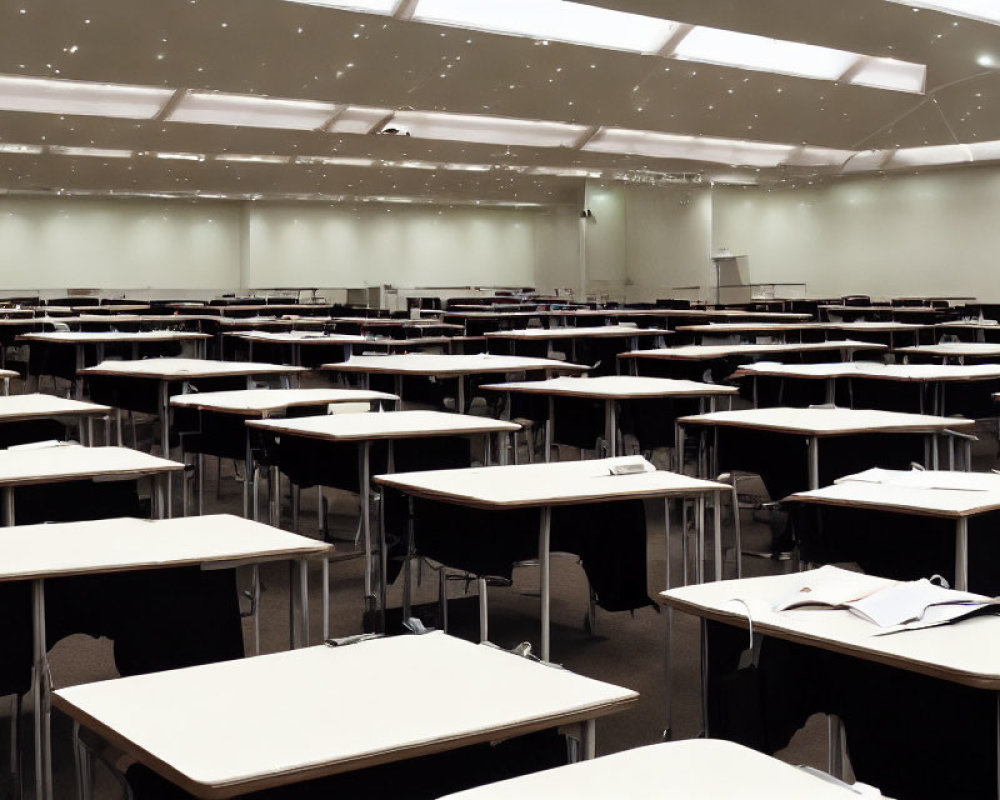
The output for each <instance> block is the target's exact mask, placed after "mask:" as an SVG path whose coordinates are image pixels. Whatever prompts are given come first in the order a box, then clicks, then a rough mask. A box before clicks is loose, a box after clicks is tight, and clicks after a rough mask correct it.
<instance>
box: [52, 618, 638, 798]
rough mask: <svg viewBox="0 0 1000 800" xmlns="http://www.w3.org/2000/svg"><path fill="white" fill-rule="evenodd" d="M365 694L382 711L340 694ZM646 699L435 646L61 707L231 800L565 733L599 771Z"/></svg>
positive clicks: (242, 669)
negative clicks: (603, 726)
mask: <svg viewBox="0 0 1000 800" xmlns="http://www.w3.org/2000/svg"><path fill="white" fill-rule="evenodd" d="M401 669H402V670H403V671H404V673H405V676H406V679H405V680H402V681H401V680H400V670H401ZM331 676H336V680H331ZM359 686H377V687H378V692H377V697H376V696H373V695H372V694H370V693H368V692H364V691H344V687H359ZM415 687H419V690H416V691H415ZM248 696H253V697H258V696H280V697H281V698H282V700H281V702H274V703H263V704H261V703H248V702H247V701H246V699H247V697H248ZM637 697H638V695H637V694H636V693H635V692H633V691H630V690H628V689H623V688H620V687H618V686H613V685H611V684H607V683H602V682H600V681H595V680H592V679H590V678H584V677H582V676H579V675H574V674H573V673H572V672H569V671H566V670H558V669H552V668H550V667H547V666H545V665H543V664H538V663H536V662H533V661H530V660H528V659H525V658H521V657H518V656H515V655H512V654H511V653H507V652H504V651H501V650H497V649H495V648H493V647H489V646H484V645H474V644H470V643H468V642H463V641H461V640H459V639H454V638H452V637H450V636H447V635H446V634H443V633H429V634H425V635H423V636H396V637H392V638H388V639H374V640H370V641H365V642H361V643H359V644H355V645H351V646H349V647H335V648H334V647H325V646H319V647H310V648H305V649H300V650H293V651H289V652H284V653H276V654H273V655H265V656H257V657H254V658H247V659H243V660H239V661H227V662H221V663H217V664H207V665H204V666H199V667H192V668H189V669H182V670H174V671H171V672H160V673H153V674H150V675H141V676H135V677H130V678H119V679H118V680H113V681H103V682H101V683H91V684H87V685H84V686H74V687H69V688H65V689H59V690H58V691H56V692H55V693H54V696H53V701H54V705H55V706H56V707H57V708H59V709H60V710H62V711H64V712H65V713H67V714H69V715H70V716H71V717H72V718H73V719H74V720H76V721H78V722H79V723H80V724H81V725H83V726H85V727H87V728H90V729H91V730H93V731H95V732H96V733H98V734H100V735H101V736H102V737H103V738H104V739H106V740H107V741H108V742H109V743H110V744H112V745H113V746H115V747H117V748H119V749H121V750H123V751H124V752H125V753H127V754H128V755H130V756H132V757H133V758H136V759H138V760H139V761H140V762H141V763H143V764H145V765H146V766H148V767H150V768H151V769H153V770H154V771H156V772H157V773H159V774H160V775H161V776H163V777H164V778H166V779H168V780H169V781H171V782H172V783H174V784H176V785H177V786H179V787H180V788H181V789H183V790H184V791H185V792H188V793H190V794H192V795H194V796H195V797H199V798H226V797H235V796H238V795H239V796H249V795H252V794H253V793H254V792H257V791H262V790H263V789H266V788H271V787H275V786H284V785H288V784H292V783H298V782H302V781H307V780H310V779H313V778H319V777H323V776H329V775H335V774H338V773H343V772H349V771H352V770H358V769H364V768H365V767H369V766H373V765H376V764H384V763H388V762H393V761H401V760H405V759H409V758H415V757H417V756H422V755H428V754H431V753H440V752H444V751H447V750H452V749H455V748H459V747H463V746H465V745H469V744H474V743H477V742H486V741H491V740H496V739H503V738H508V737H513V736H519V735H523V734H526V733H531V732H534V731H539V730H546V729H550V728H556V727H562V726H574V727H576V726H579V729H578V732H575V735H576V736H577V737H579V738H580V740H581V741H582V744H583V753H584V755H585V756H586V757H592V756H593V753H594V735H595V720H597V719H598V718H600V717H603V716H606V715H608V714H614V713H617V712H619V711H622V710H624V709H626V708H628V707H629V706H630V705H631V704H632V703H633V702H635V700H636V698H637ZM387 718H388V719H389V720H390V721H391V724H386V723H387ZM192 721H196V724H194V725H192ZM179 731H184V734H183V735H178V732H179Z"/></svg>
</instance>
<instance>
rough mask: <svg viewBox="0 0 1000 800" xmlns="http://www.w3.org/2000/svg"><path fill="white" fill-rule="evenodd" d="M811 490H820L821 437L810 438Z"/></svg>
mask: <svg viewBox="0 0 1000 800" xmlns="http://www.w3.org/2000/svg"><path fill="white" fill-rule="evenodd" d="M809 488H810V489H818V488H819V437H818V436H811V437H809Z"/></svg>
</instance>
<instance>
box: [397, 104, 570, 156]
mask: <svg viewBox="0 0 1000 800" xmlns="http://www.w3.org/2000/svg"><path fill="white" fill-rule="evenodd" d="M392 122H393V125H402V126H403V127H405V128H406V129H408V130H409V132H410V135H411V136H413V137H414V138H417V139H441V140H444V141H452V142H477V143H479V144H501V145H511V146H523V147H572V146H573V145H574V144H575V143H576V142H577V141H578V140H579V138H580V137H581V136H582V135H583V134H584V133H586V132H587V131H588V130H589V128H588V127H587V126H586V125H570V124H568V123H565V122H543V121H539V120H527V119H512V118H510V117H486V116H476V115H471V114H445V113H440V112H435V111H397V112H396V114H395V115H394V116H393V118H392Z"/></svg>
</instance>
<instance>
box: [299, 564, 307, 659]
mask: <svg viewBox="0 0 1000 800" xmlns="http://www.w3.org/2000/svg"><path fill="white" fill-rule="evenodd" d="M298 573H299V586H298V589H299V646H300V647H308V646H309V562H308V561H307V560H306V559H304V558H302V559H299V561H298Z"/></svg>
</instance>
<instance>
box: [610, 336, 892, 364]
mask: <svg viewBox="0 0 1000 800" xmlns="http://www.w3.org/2000/svg"><path fill="white" fill-rule="evenodd" d="M823 350H888V347H886V345H884V344H876V343H874V342H856V341H854V340H851V339H845V340H843V341H830V342H790V343H788V344H732V345H708V344H692V345H687V346H685V347H659V348H654V349H651V350H630V351H629V352H627V353H621V354H620V355H619V356H618V357H619V358H657V359H662V360H665V361H707V360H709V359H712V358H729V357H732V356H752V355H777V354H780V353H810V352H815V351H823Z"/></svg>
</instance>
